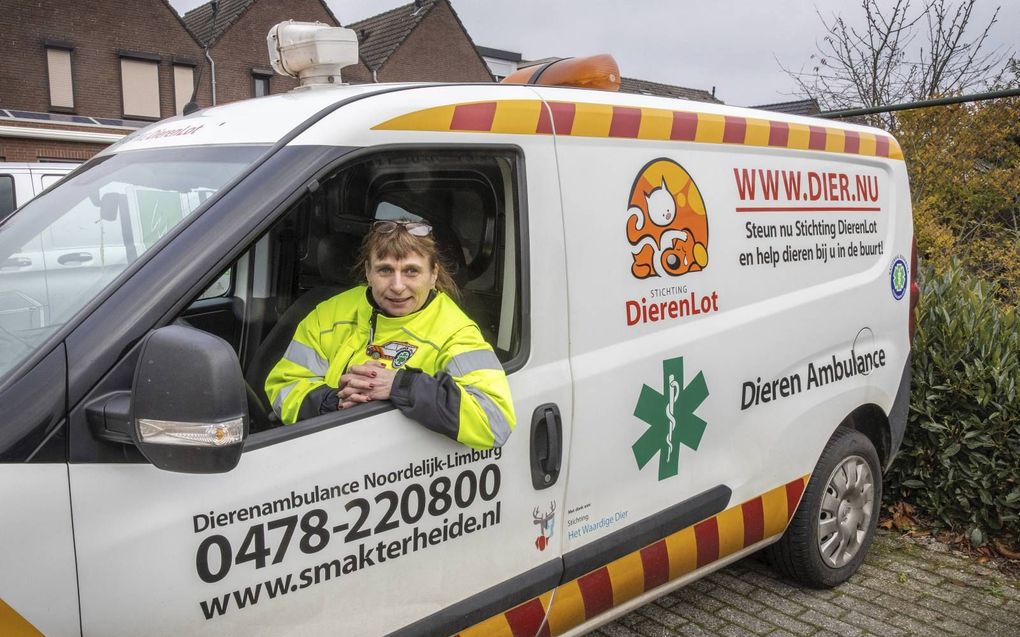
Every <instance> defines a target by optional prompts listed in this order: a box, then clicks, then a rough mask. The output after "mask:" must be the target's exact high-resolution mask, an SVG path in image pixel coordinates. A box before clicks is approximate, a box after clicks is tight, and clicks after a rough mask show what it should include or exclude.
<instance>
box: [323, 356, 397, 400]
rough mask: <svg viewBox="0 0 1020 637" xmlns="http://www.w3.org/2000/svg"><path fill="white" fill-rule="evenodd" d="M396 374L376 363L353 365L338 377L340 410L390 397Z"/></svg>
mask: <svg viewBox="0 0 1020 637" xmlns="http://www.w3.org/2000/svg"><path fill="white" fill-rule="evenodd" d="M396 374H397V373H396V372H395V371H393V370H392V369H388V368H387V367H386V366H385V365H383V364H382V363H380V362H377V361H369V362H367V363H365V364H364V365H354V366H352V367H351V368H350V369H348V370H347V373H346V374H344V375H343V376H341V377H340V391H339V393H338V395H339V397H340V409H347V408H348V407H353V406H354V405H359V404H361V403H367V402H370V401H373V400H386V399H387V398H389V397H390V389H391V388H392V387H393V377H394V376H396Z"/></svg>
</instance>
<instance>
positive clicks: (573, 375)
mask: <svg viewBox="0 0 1020 637" xmlns="http://www.w3.org/2000/svg"><path fill="white" fill-rule="evenodd" d="M392 218H412V219H418V218H421V219H425V220H427V221H428V222H429V223H430V224H432V226H433V228H434V232H435V235H436V237H437V238H438V240H439V242H440V243H441V244H442V246H443V249H444V254H445V256H446V258H447V259H448V260H449V261H451V262H452V263H453V264H455V266H456V273H455V278H456V279H457V281H458V283H459V284H460V286H461V288H462V289H463V296H464V300H463V304H462V305H463V307H464V309H465V311H466V312H467V313H468V314H469V315H470V316H471V317H473V318H474V320H475V321H477V323H478V324H479V326H480V327H481V329H482V331H483V333H484V335H485V337H486V338H487V339H488V340H489V342H490V343H491V344H492V346H493V348H494V349H495V351H496V353H497V355H498V356H499V358H500V360H501V361H502V363H503V365H504V367H505V369H506V371H507V374H508V378H509V381H510V386H511V389H512V393H513V399H514V404H515V409H516V413H517V416H518V425H517V428H516V431H514V433H513V434H512V435H511V436H510V438H509V440H508V441H507V442H506V444H505V445H504V446H502V447H501V448H497V449H493V450H485V451H478V450H473V449H469V448H467V447H464V446H460V445H458V444H457V443H455V442H453V441H451V440H449V439H447V438H445V437H443V436H439V435H436V434H435V433H432V432H430V431H428V430H427V429H425V428H424V427H421V426H419V425H417V424H415V423H412V422H411V421H409V420H407V419H406V418H405V417H404V416H403V415H401V413H400V412H399V411H397V410H395V409H393V408H392V406H391V405H390V404H389V403H388V402H380V403H370V404H367V405H363V406H359V407H356V408H352V409H347V410H343V411H339V412H337V413H334V414H328V415H323V416H319V417H316V418H313V419H310V420H306V421H302V422H299V423H297V424H295V425H292V426H286V427H284V426H280V425H279V424H278V422H276V421H275V420H274V418H273V416H272V412H271V408H270V406H269V404H268V401H267V398H266V396H265V394H264V391H263V389H262V388H263V386H264V382H265V377H266V374H267V373H268V371H269V369H270V368H271V367H272V365H273V364H274V363H275V362H276V361H277V360H278V359H279V358H280V357H281V356H282V354H283V351H284V349H285V348H286V345H287V343H288V342H289V340H290V338H291V336H292V334H293V330H294V327H295V325H296V324H297V322H298V321H299V320H300V319H301V318H303V317H304V316H305V314H307V312H308V311H310V309H311V308H312V307H314V305H315V304H316V303H317V302H318V301H320V300H322V299H324V298H328V297H329V296H331V295H333V294H336V293H338V292H339V291H341V290H344V289H347V288H348V287H350V286H351V285H354V284H355V283H356V281H355V279H354V275H353V274H351V266H352V265H353V264H354V261H355V252H356V249H357V246H358V244H359V242H360V240H361V237H362V236H363V235H364V234H365V233H366V232H367V231H368V230H369V228H370V227H371V224H372V223H373V221H375V220H378V219H392ZM75 236H78V237H80V238H81V243H82V245H83V246H87V248H86V247H81V248H80V249H79V250H78V251H79V252H87V253H88V254H89V255H90V256H91V257H92V258H91V259H90V260H88V261H83V262H81V263H79V264H77V265H76V266H75V268H73V270H72V271H70V272H67V271H64V270H61V269H60V263H59V261H60V258H59V256H57V257H54V254H53V253H54V251H55V250H56V249H57V248H55V247H54V243H53V242H54V241H56V239H57V238H58V237H60V238H63V239H62V240H65V241H69V240H70V238H73V237H75ZM912 236H913V231H912V225H911V215H910V198H909V193H908V187H907V173H906V170H905V168H904V162H903V157H902V155H901V152H900V148H899V146H898V145H897V143H896V141H895V140H894V139H892V138H891V137H889V136H888V135H887V134H886V133H884V132H882V131H879V130H875V129H870V128H864V127H860V126H855V125H850V124H842V123H837V122H831V121H823V120H816V119H806V118H799V117H794V116H789V115H785V114H780V113H766V112H758V111H752V110H746V109H740V108H733V107H727V106H722V105H716V104H704V103H695V102H687V101H680V100H674V99H665V98H657V97H648V96H641V95H626V94H618V93H613V92H608V91H598V90H582V89H577V88H564V87H558V86H544V85H540V84H531V85H526V84H519V85H515V84H499V85H362V86H336V87H329V88H317V89H299V90H297V91H294V92H291V93H289V94H285V95H274V96H269V97H264V98H259V99H254V100H249V101H244V102H238V103H233V104H228V105H225V106H219V107H215V108H208V109H205V110H201V111H198V112H195V113H193V114H190V115H188V116H184V117H178V118H174V119H170V120H166V121H162V122H158V123H155V124H153V125H151V126H150V127H148V128H146V129H143V130H141V131H139V132H137V133H135V134H133V135H131V136H130V137H128V138H126V139H125V140H123V141H122V142H120V143H118V144H116V145H114V146H112V147H111V148H109V149H108V150H107V151H105V152H103V153H102V154H101V155H100V156H98V157H96V158H95V159H93V160H92V161H91V162H89V163H88V164H87V165H86V166H84V167H83V168H82V170H80V171H79V172H77V173H76V174H75V175H73V176H72V177H70V178H69V179H67V180H65V181H64V182H62V183H60V184H58V185H57V186H55V187H54V188H52V189H50V190H48V191H47V192H45V193H43V194H42V195H41V196H40V197H38V198H37V199H36V200H34V201H32V202H30V203H29V204H28V205H27V206H25V207H24V208H23V209H21V210H20V211H18V212H16V213H15V214H14V215H13V216H12V217H11V218H9V219H7V220H6V221H5V222H4V223H3V225H2V226H0V260H3V263H4V264H5V266H4V267H3V269H2V270H0V292H2V295H3V298H5V299H7V301H8V302H9V304H10V307H9V308H8V309H5V310H0V352H2V354H0V375H2V379H0V406H2V413H3V415H2V416H0V510H2V511H3V516H2V517H0V538H2V539H3V541H2V542H0V633H3V634H5V635H10V634H18V635H22V634H38V633H42V634H45V635H72V634H82V635H89V636H91V635H99V636H104V637H106V636H116V635H130V636H135V635H241V634H273V635H276V634H280V635H285V634H289V635H311V634H321V635H383V634H397V635H444V634H445V635H453V634H460V635H462V636H463V637H469V636H471V637H473V636H476V635H538V634H543V635H560V634H575V635H576V634H581V633H583V632H585V631H588V630H590V629H592V628H593V627H595V626H597V625H599V624H600V623H602V622H605V621H607V620H608V619H610V618H612V617H614V616H617V615H619V614H620V613H623V612H625V611H627V610H628V609H631V608H634V607H636V606H638V605H640V604H643V603H645V602H647V601H648V600H651V599H653V598H655V597H657V596H660V595H662V594H663V593H664V592H666V591H668V590H669V589H670V588H672V587H676V586H680V585H682V584H685V583H687V582H689V581H691V580H693V579H696V578H698V577H701V576H703V575H705V574H706V573H709V572H711V571H713V570H715V569H717V568H719V567H721V566H722V565H725V564H727V563H729V562H732V561H734V560H737V559H740V558H741V557H744V556H747V555H749V554H750V553H752V552H755V551H758V550H760V549H763V548H766V547H768V549H767V550H768V552H769V555H770V557H771V560H772V563H773V564H774V565H775V566H776V568H778V569H779V570H780V571H781V572H783V573H785V574H787V575H789V576H791V577H793V578H796V579H798V580H800V581H802V582H804V583H806V584H808V585H812V586H832V585H835V584H837V583H839V582H842V581H844V580H845V579H847V578H848V577H849V576H850V575H851V574H852V573H853V572H854V571H855V569H856V568H857V567H858V566H859V564H860V563H861V560H862V559H863V556H864V553H865V551H866V550H867V548H868V546H869V544H870V542H871V539H872V536H873V533H874V528H875V522H876V517H877V515H878V512H879V503H880V499H881V490H882V487H881V484H882V472H883V470H884V469H885V468H887V467H888V466H889V463H890V462H891V461H892V458H893V456H894V454H895V453H896V450H897V448H898V446H899V444H900V441H901V439H902V436H903V430H904V425H905V422H906V413H907V404H908V393H909V389H910V351H909V350H910V331H911V329H912V318H911V315H912V311H911V308H912V305H913V303H914V302H915V300H916V292H917V290H916V287H915V286H914V284H913V280H914V270H915V268H914V265H913V263H912V259H913V252H914V251H913V246H912ZM26 255H28V256H26ZM20 259H30V260H31V261H32V263H31V264H30V265H28V266H23V265H21V264H22V261H20ZM19 303H20V304H21V305H20V306H19V305H18V304H19Z"/></svg>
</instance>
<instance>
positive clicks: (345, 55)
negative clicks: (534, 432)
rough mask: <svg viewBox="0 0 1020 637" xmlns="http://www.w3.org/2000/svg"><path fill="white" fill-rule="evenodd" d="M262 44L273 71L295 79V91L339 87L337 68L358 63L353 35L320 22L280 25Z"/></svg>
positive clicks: (289, 21)
mask: <svg viewBox="0 0 1020 637" xmlns="http://www.w3.org/2000/svg"><path fill="white" fill-rule="evenodd" d="M266 44H267V45H268V46H269V61H270V63H271V64H272V65H273V70H275V71H276V72H277V73H279V74H280V75H289V76H290V77H293V78H297V79H298V80H299V81H300V82H301V85H300V86H299V87H298V89H304V88H315V87H322V86H335V85H337V84H340V69H342V68H343V67H345V66H350V65H352V64H357V63H358V36H357V34H355V33H354V31H353V30H352V29H345V28H343V27H331V26H329V25H326V24H323V23H321V22H295V21H293V20H288V21H286V22H281V23H279V24H277V25H276V26H274V27H272V28H271V29H269V35H267V36H266ZM295 90H297V89H295Z"/></svg>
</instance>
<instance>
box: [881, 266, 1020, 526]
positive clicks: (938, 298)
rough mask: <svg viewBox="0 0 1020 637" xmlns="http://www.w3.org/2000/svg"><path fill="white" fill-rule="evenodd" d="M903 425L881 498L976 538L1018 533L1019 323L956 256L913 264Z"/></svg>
mask: <svg viewBox="0 0 1020 637" xmlns="http://www.w3.org/2000/svg"><path fill="white" fill-rule="evenodd" d="M919 275H920V277H919V278H920V283H921V285H922V293H921V300H920V304H919V307H918V324H917V332H916V334H915V338H914V344H913V388H912V392H911V405H910V415H909V422H908V426H907V432H906V436H905V439H904V441H903V445H902V447H901V449H900V452H899V456H898V458H897V460H896V462H895V464H894V465H893V467H892V469H891V470H890V474H889V480H888V482H887V484H888V492H887V497H888V499H889V500H890V501H897V500H903V501H907V502H911V503H913V504H914V505H915V506H917V507H918V509H919V510H921V511H923V512H925V513H927V514H928V515H929V516H931V517H932V518H933V519H934V520H935V522H936V523H937V524H938V525H940V526H944V527H947V528H949V529H953V530H956V531H961V532H965V533H966V534H967V535H968V537H969V538H970V540H971V542H972V543H973V544H975V545H981V544H983V543H984V542H985V541H986V539H987V538H989V537H990V536H997V537H1004V538H1006V539H1007V540H1008V539H1012V542H1017V540H1018V538H1020V477H1018V474H1020V396H1018V392H1020V320H1018V311H1017V308H1016V307H1011V306H1010V305H1007V304H1003V303H1001V302H1000V301H998V300H996V289H995V287H994V286H993V285H992V284H989V283H987V282H984V281H982V280H980V279H979V278H977V277H975V276H974V275H972V274H969V273H967V272H966V270H965V269H964V268H963V266H962V265H961V264H960V263H959V262H953V263H951V264H950V265H949V267H945V268H942V272H941V273H938V274H937V273H935V272H934V271H933V270H932V269H927V268H922V269H921V270H920V272H919Z"/></svg>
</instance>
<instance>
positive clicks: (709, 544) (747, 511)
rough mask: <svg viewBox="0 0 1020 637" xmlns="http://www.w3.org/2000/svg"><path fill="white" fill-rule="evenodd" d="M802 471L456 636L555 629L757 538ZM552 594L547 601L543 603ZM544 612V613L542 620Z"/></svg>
mask: <svg viewBox="0 0 1020 637" xmlns="http://www.w3.org/2000/svg"><path fill="white" fill-rule="evenodd" d="M808 477H809V476H804V477H803V478H799V479H797V480H793V481H792V482H789V483H787V484H785V485H783V486H780V487H777V488H775V489H772V490H771V491H769V492H767V493H765V494H763V495H760V496H758V497H757V498H753V499H751V500H748V501H747V502H744V503H743V504H740V505H737V506H734V507H730V508H729V509H726V510H725V511H723V512H722V513H719V514H718V515H716V516H714V517H711V518H708V519H707V520H702V521H701V522H698V523H697V524H695V525H694V526H689V527H687V528H685V529H682V530H680V531H677V532H676V533H673V534H672V535H669V536H667V537H665V538H664V539H662V540H659V541H658V542H655V543H654V544H650V545H648V546H646V547H644V548H643V549H641V550H639V551H635V552H634V553H630V554H628V555H625V556H623V557H621V558H619V559H617V560H615V561H613V562H610V563H609V564H607V565H606V566H603V567H602V568H600V569H597V570H595V571H592V572H591V573H588V574H586V575H582V576H581V577H579V578H577V579H575V580H573V581H570V582H567V583H566V584H563V585H562V586H559V587H558V588H556V590H555V597H554V595H553V591H549V592H546V593H544V594H542V595H540V596H538V597H535V598H533V599H531V600H529V601H527V602H525V603H523V604H521V605H519V606H516V607H514V608H511V609H510V610H508V611H506V612H505V613H501V614H499V615H496V616H494V617H490V618H489V619H487V620H485V621H483V622H481V623H478V624H475V625H474V626H472V627H471V628H468V629H466V630H463V631H461V632H460V633H459V635H458V637H490V636H492V637H524V636H525V635H527V636H529V637H530V636H531V635H539V636H540V637H553V636H554V635H561V634H563V633H565V632H567V631H568V630H570V629H571V628H574V627H575V626H580V625H581V624H583V623H584V622H586V621H588V620H589V619H592V618H593V617H595V616H596V615H598V614H600V613H602V612H604V611H607V610H609V609H611V608H613V607H615V606H619V605H620V604H623V603H624V602H627V601H629V600H631V599H634V598H635V597H638V596H639V595H642V594H644V593H645V592H646V591H650V590H652V589H653V588H656V587H658V586H661V585H662V584H665V583H666V582H669V581H671V580H674V579H676V578H678V577H681V576H683V575H686V574H688V573H690V572H692V571H695V570H697V569H699V568H701V567H703V566H706V565H708V564H711V563H712V562H715V561H716V560H719V559H721V558H724V557H726V556H727V555H731V554H733V553H736V552H737V551H740V550H741V549H744V548H746V547H748V546H751V545H752V544H755V543H757V542H760V541H761V540H763V539H765V538H768V537H772V536H774V535H779V534H780V533H782V532H783V531H784V530H785V529H786V526H787V524H789V522H790V518H792V517H793V513H794V512H795V511H796V510H797V505H798V504H799V503H800V498H801V496H802V495H803V494H804V488H805V487H806V486H807V482H808ZM552 599H555V600H556V601H555V603H554V604H553V606H552V609H551V610H550V608H549V603H550V601H551V600H552ZM546 613H548V614H549V621H548V622H546V623H543V622H544V620H545V616H546Z"/></svg>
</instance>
